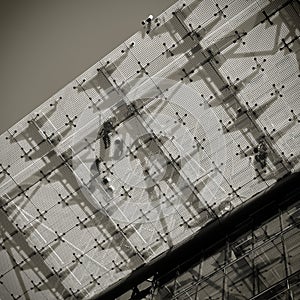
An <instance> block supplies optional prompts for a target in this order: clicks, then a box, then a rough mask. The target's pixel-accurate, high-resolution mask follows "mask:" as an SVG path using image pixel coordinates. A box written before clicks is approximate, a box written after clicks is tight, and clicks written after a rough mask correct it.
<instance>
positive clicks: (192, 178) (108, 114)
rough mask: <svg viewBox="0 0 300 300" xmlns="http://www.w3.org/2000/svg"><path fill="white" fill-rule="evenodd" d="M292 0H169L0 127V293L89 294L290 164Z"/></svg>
mask: <svg viewBox="0 0 300 300" xmlns="http://www.w3.org/2000/svg"><path fill="white" fill-rule="evenodd" d="M298 6H299V2H298V1H286V2H285V1H267V0H265V1H246V0H244V1H240V0H232V1H226V0H224V1H212V0H203V1H197V0H189V1H185V2H183V1H181V0H180V1H178V2H177V3H176V4H175V5H174V6H172V7H170V8H169V9H168V10H167V11H165V12H164V13H163V14H161V15H160V16H158V17H156V16H155V17H154V18H153V19H152V20H151V21H149V22H148V21H145V24H144V25H141V30H140V31H139V32H138V33H136V34H135V35H133V36H132V37H130V38H129V39H128V40H127V41H125V42H124V43H122V44H121V45H120V46H119V47H117V48H116V49H115V50H113V51H112V52H111V53H109V54H108V55H107V56H106V57H104V58H103V59H101V60H100V61H99V62H97V63H96V64H95V65H94V66H92V67H91V68H90V69H89V70H87V71H86V72H85V73H84V74H82V75H80V76H78V77H77V78H76V79H75V80H73V81H72V82H70V84H68V85H67V86H66V87H65V88H64V89H62V90H61V91H59V92H58V93H57V94H56V95H54V96H53V97H51V98H50V99H49V100H47V101H46V102H45V103H44V104H43V105H41V107H39V108H37V109H36V111H34V112H32V113H31V114H30V115H28V116H26V117H25V118H24V119H23V120H21V121H20V122H19V123H18V124H16V125H15V126H13V127H12V128H10V129H9V130H8V131H7V132H5V133H4V134H3V135H2V136H0V141H1V149H0V162H1V165H0V168H1V169H0V173H1V174H0V184H1V185H0V196H1V212H0V213H1V219H2V220H3V221H2V222H1V223H2V225H1V245H2V250H1V252H0V261H1V264H0V273H1V274H0V284H1V285H0V296H1V297H3V298H4V299H9V298H12V299H27V296H29V297H30V299H31V298H32V299H42V298H43V299H67V298H72V297H75V298H76V297H77V298H86V299H88V298H90V297H91V296H92V295H93V294H95V293H97V292H100V291H102V290H104V289H106V288H107V287H108V286H110V285H111V284H113V283H115V282H117V281H118V280H119V279H121V278H123V277H124V276H127V275H128V274H130V272H131V271H132V270H134V269H136V268H138V267H140V266H141V265H143V264H144V263H147V262H149V261H151V260H152V259H153V258H155V257H157V256H158V255H159V254H160V253H162V252H164V251H166V250H168V249H170V248H171V247H172V246H173V245H176V244H178V243H179V242H182V241H183V240H184V239H186V238H188V237H190V236H191V235H192V234H193V233H194V232H196V231H197V230H199V229H200V228H202V227H203V226H205V224H207V222H208V221H210V220H212V219H214V218H216V217H217V216H221V215H224V214H226V213H228V211H230V210H231V209H233V208H234V207H236V206H238V205H239V204H241V203H243V202H245V201H247V200H248V199H249V198H250V197H251V196H253V195H254V194H256V193H258V192H259V191H262V190H264V189H266V188H267V187H268V186H270V185H271V184H273V183H274V182H276V180H277V179H278V178H281V177H282V176H284V175H285V174H288V173H289V172H294V171H296V170H298V169H299V155H300V153H299V122H300V116H299V113H300V104H299V94H300V93H299V81H300V74H299V53H300V45H299V36H300V35H299V34H300V30H299V24H300V23H299V15H298V12H299V9H298ZM108 122H110V123H111V124H110V125H111V128H110V129H105V128H106V127H105V126H106V125H107V124H108ZM108 125H109V124H108ZM108 125H107V126H108ZM216 280H218V279H216Z"/></svg>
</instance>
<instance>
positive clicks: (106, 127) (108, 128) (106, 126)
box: [98, 120, 114, 149]
mask: <svg viewBox="0 0 300 300" xmlns="http://www.w3.org/2000/svg"><path fill="white" fill-rule="evenodd" d="M113 128H114V127H113V123H112V120H107V121H105V122H104V123H103V128H102V130H101V131H100V133H98V138H100V137H102V139H103V142H104V148H105V149H108V148H109V147H110V136H109V135H110V134H111V132H112V130H113Z"/></svg>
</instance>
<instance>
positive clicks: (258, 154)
mask: <svg viewBox="0 0 300 300" xmlns="http://www.w3.org/2000/svg"><path fill="white" fill-rule="evenodd" d="M267 150H268V148H267V145H266V142H265V141H264V140H263V139H261V140H260V141H259V144H258V146H257V147H255V148H254V153H255V156H254V157H255V160H256V161H257V162H259V163H260V165H261V168H262V169H263V168H265V167H266V165H267Z"/></svg>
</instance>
